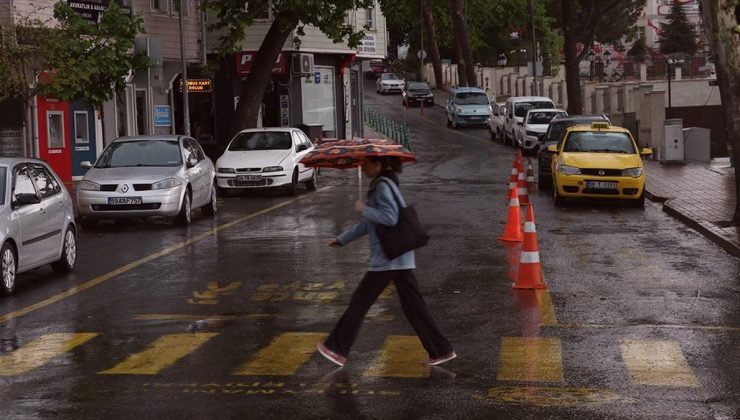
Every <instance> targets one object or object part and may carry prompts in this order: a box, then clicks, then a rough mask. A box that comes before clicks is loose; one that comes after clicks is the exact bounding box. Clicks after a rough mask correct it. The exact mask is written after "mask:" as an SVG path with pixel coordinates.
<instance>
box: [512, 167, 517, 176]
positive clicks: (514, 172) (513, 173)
mask: <svg viewBox="0 0 740 420" xmlns="http://www.w3.org/2000/svg"><path fill="white" fill-rule="evenodd" d="M511 174H512V175H519V170H518V169H516V168H511Z"/></svg>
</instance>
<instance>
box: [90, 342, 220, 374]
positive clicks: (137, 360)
mask: <svg viewBox="0 0 740 420" xmlns="http://www.w3.org/2000/svg"><path fill="white" fill-rule="evenodd" d="M217 335H218V334H214V333H197V334H169V335H164V336H162V337H160V338H159V339H158V340H157V341H155V342H154V343H152V344H151V345H150V346H149V347H148V348H147V349H146V350H144V351H142V352H140V353H136V354H133V355H131V356H130V357H129V358H128V359H126V360H124V361H123V362H121V363H119V364H117V365H116V366H114V367H113V368H111V369H108V370H104V371H102V372H98V373H101V374H107V375H156V374H157V373H159V372H160V371H162V370H163V369H166V368H168V367H170V366H172V365H174V364H175V363H177V362H178V361H179V360H180V359H182V358H183V357H185V356H187V355H188V354H189V353H191V352H193V351H195V350H197V349H198V348H199V347H200V346H202V345H203V344H204V343H205V342H206V341H208V340H210V339H211V338H213V337H215V336H217Z"/></svg>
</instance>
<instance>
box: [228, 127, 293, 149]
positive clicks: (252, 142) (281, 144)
mask: <svg viewBox="0 0 740 420" xmlns="http://www.w3.org/2000/svg"><path fill="white" fill-rule="evenodd" d="M292 146H293V141H292V140H291V138H290V133H289V132H283V131H257V132H247V133H239V134H237V136H236V138H234V140H232V141H231V144H229V151H231V152H245V151H250V150H287V149H290V148H291V147H292Z"/></svg>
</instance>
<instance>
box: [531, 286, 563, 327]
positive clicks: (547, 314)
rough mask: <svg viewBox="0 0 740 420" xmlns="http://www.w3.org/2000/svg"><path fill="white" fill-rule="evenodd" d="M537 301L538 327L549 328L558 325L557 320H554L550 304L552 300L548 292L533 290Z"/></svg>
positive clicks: (552, 308) (553, 310) (553, 309)
mask: <svg viewBox="0 0 740 420" xmlns="http://www.w3.org/2000/svg"><path fill="white" fill-rule="evenodd" d="M534 292H535V295H536V296H537V301H538V302H539V303H540V325H542V326H544V327H551V326H555V325H557V324H558V320H557V318H555V307H554V306H553V304H552V298H551V296H550V291H549V290H547V289H545V290H541V289H540V290H535V291H534Z"/></svg>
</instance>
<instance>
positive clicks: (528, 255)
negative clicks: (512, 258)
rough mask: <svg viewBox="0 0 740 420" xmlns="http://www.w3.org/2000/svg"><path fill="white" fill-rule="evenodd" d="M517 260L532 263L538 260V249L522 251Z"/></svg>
mask: <svg viewBox="0 0 740 420" xmlns="http://www.w3.org/2000/svg"><path fill="white" fill-rule="evenodd" d="M519 262H520V263H522V264H534V263H539V262H540V253H539V251H534V252H532V251H522V255H521V257H520V258H519Z"/></svg>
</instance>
